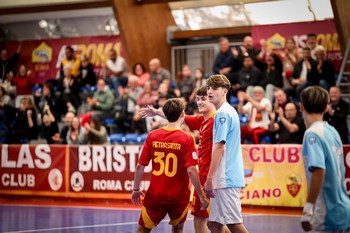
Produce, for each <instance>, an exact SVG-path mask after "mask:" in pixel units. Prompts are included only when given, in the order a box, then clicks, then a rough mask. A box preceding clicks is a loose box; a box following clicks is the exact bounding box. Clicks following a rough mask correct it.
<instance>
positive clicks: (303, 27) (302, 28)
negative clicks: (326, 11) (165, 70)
mask: <svg viewBox="0 0 350 233" xmlns="http://www.w3.org/2000/svg"><path fill="white" fill-rule="evenodd" d="M309 33H315V34H316V35H317V43H318V44H320V45H322V46H323V47H324V48H325V49H326V51H327V59H328V60H330V61H332V62H333V63H334V65H335V68H336V70H339V68H340V65H341V62H342V59H343V57H342V53H341V51H340V44H339V41H338V33H337V30H336V27H335V24H334V21H333V20H326V21H315V22H302V23H288V24H273V25H256V26H254V27H253V28H252V37H253V39H254V41H256V42H259V41H260V39H265V40H266V41H267V43H268V46H269V47H270V48H274V49H280V48H284V44H285V40H286V39H287V38H289V37H293V38H294V40H295V42H296V43H297V45H298V46H299V47H301V48H303V47H305V42H306V36H307V34H309ZM256 46H260V45H256Z"/></svg>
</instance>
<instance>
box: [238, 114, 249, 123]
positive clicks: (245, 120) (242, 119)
mask: <svg viewBox="0 0 350 233" xmlns="http://www.w3.org/2000/svg"><path fill="white" fill-rule="evenodd" d="M239 122H240V123H241V124H243V125H245V124H248V122H249V117H248V115H247V114H240V115H239Z"/></svg>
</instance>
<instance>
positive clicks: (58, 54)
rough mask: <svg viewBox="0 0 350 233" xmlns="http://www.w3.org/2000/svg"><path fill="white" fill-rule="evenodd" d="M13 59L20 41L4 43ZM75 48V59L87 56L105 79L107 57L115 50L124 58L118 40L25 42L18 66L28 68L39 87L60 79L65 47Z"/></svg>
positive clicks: (108, 37)
mask: <svg viewBox="0 0 350 233" xmlns="http://www.w3.org/2000/svg"><path fill="white" fill-rule="evenodd" d="M5 45H6V48H7V49H8V51H9V55H10V56H12V55H13V54H14V52H15V51H17V47H18V45H19V42H18V41H10V42H6V43H5ZM68 45H70V46H72V47H73V49H74V50H75V56H76V57H78V58H81V57H82V56H83V55H86V56H88V57H89V58H90V60H91V63H92V64H93V65H94V71H95V73H96V75H97V77H103V76H104V72H105V71H104V69H103V67H104V66H105V64H106V61H107V54H108V51H109V50H110V49H111V48H114V49H115V50H116V51H117V53H118V54H121V55H123V49H122V46H121V42H120V37H119V36H96V37H73V38H62V39H45V40H29V41H23V42H22V51H21V56H20V61H19V62H18V65H19V64H25V65H26V66H27V67H28V68H29V69H30V70H32V72H33V78H34V81H35V82H36V83H43V82H45V81H46V80H47V79H49V78H57V77H59V69H60V65H61V61H62V59H63V58H64V57H65V47H66V46H68Z"/></svg>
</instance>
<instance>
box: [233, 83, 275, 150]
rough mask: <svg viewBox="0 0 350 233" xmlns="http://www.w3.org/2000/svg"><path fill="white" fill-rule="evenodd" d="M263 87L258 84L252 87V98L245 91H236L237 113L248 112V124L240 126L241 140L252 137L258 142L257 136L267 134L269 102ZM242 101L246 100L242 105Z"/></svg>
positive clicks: (254, 141) (255, 142)
mask: <svg viewBox="0 0 350 233" xmlns="http://www.w3.org/2000/svg"><path fill="white" fill-rule="evenodd" d="M264 94H265V93H264V89H263V88H262V87H260V86H255V87H254V88H253V98H252V97H250V95H248V94H247V93H245V92H242V91H241V92H238V94H237V96H238V100H239V102H238V113H239V114H248V118H249V123H248V125H243V126H241V142H242V143H244V141H245V140H246V139H252V141H253V143H254V144H258V143H259V137H260V136H265V135H267V134H268V126H269V123H270V120H269V112H270V111H271V102H270V100H268V99H267V98H265V97H264ZM244 101H247V103H246V104H245V105H243V103H244Z"/></svg>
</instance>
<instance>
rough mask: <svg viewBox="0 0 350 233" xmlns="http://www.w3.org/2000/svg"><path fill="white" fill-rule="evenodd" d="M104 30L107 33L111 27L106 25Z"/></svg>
mask: <svg viewBox="0 0 350 233" xmlns="http://www.w3.org/2000/svg"><path fill="white" fill-rule="evenodd" d="M105 29H106V31H107V32H109V31H110V30H111V25H109V24H107V25H106V26H105Z"/></svg>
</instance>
